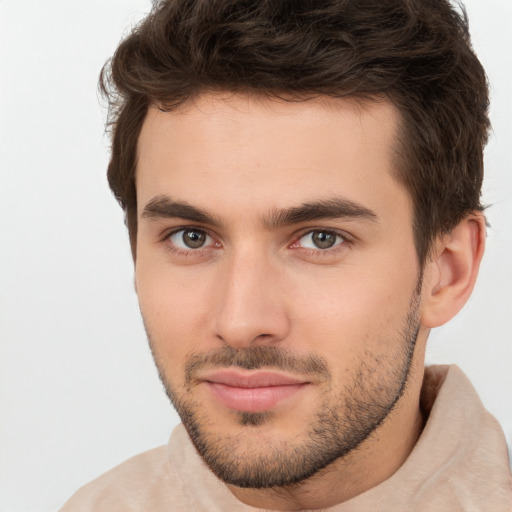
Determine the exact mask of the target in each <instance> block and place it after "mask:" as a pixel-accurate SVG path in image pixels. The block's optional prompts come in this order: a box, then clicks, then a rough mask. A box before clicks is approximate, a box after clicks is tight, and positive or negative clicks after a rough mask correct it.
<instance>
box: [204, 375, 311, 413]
mask: <svg viewBox="0 0 512 512" xmlns="http://www.w3.org/2000/svg"><path fill="white" fill-rule="evenodd" d="M200 381H201V382H202V383H204V384H205V385H206V387H207V389H208V391H209V393H210V395H211V396H212V398H213V399H214V400H215V401H216V402H218V403H220V404H221V405H223V406H224V407H227V408H228V409H231V410H234V411H240V412H254V413H256V412H267V411H270V410H272V409H274V408H275V407H277V406H278V405H280V404H281V403H282V402H285V401H287V400H289V399H290V398H291V397H293V396H295V395H296V394H297V393H300V392H301V391H303V390H304V389H305V388H307V387H308V386H309V385H310V384H311V383H310V382H308V381H305V380H302V379H299V378H297V377H292V376H290V375H285V374H282V373H278V372H272V371H259V370H256V371H255V370H249V371H241V370H238V369H236V370H235V369H225V370H217V371H213V372H210V373H207V374H204V375H202V376H201V378H200Z"/></svg>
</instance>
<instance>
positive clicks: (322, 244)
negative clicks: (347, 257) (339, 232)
mask: <svg viewBox="0 0 512 512" xmlns="http://www.w3.org/2000/svg"><path fill="white" fill-rule="evenodd" d="M335 242H336V235H334V234H333V233H326V232H325V231H317V232H315V233H313V243H314V244H315V245H316V246H317V247H318V248H319V249H329V248H330V247H332V246H333V245H334V244H335Z"/></svg>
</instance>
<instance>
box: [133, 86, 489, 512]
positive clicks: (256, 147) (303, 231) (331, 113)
mask: <svg viewBox="0 0 512 512" xmlns="http://www.w3.org/2000/svg"><path fill="white" fill-rule="evenodd" d="M398 124H399V114H398V113H397V111H396V110H395V108H394V107H393V106H392V105H391V104H390V103H389V102H387V101H379V102H377V101H375V102H366V103H365V104H361V103H359V102H356V101H354V100H350V99H327V98H317V99H311V100H308V101H304V102H299V103H297V102H285V101H283V100H270V99H261V98H254V97H249V96H246V95H234V94H231V95H230V94H221V93H218V94H205V95H202V96H200V97H199V98H197V99H195V100H194V101H193V102H189V103H187V104H186V105H184V106H182V107H180V108H179V109H178V110H176V111H173V112H167V113H164V112H161V111H159V110H158V109H156V108H151V109H150V111H149V113H148V115H147V118H146V120H145V123H144V125H143V129H142V132H141V135H140V139H139V147H138V155H139V159H138V166H137V174H136V187H137V198H138V234H137V246H136V272H135V278H136V287H137V293H138V297H139V303H140V307H141V311H142V314H143V318H144V322H145V325H146V329H147V331H148V336H149V339H150V344H151V348H152V351H153V354H154V357H155V361H156V363H157V366H158V368H159V371H160V374H161V377H162V380H163V381H164V383H165V385H166V388H167V390H168V392H169V394H170V396H171V398H172V399H173V401H174V403H175V404H176V405H177V407H178V412H180V414H182V417H183V416H184V414H185V412H190V411H192V413H193V414H194V421H196V423H198V424H199V426H200V428H201V430H202V435H203V436H204V437H205V439H206V440H207V444H209V445H211V446H213V447H214V449H215V450H216V451H215V450H214V452H213V453H214V454H215V457H217V458H225V457H227V459H226V464H227V465H228V466H229V465H230V464H234V463H235V462H236V463H237V464H239V465H241V466H239V469H240V470H243V469H244V468H243V467H242V466H244V465H246V466H247V465H250V464H252V463H254V461H255V460H256V461H257V460H260V461H261V460H266V461H267V462H268V461H272V456H273V454H275V453H276V452H279V453H281V455H283V454H284V455H285V456H287V455H288V454H289V453H292V452H293V451H294V450H297V449H299V450H300V449H302V448H304V446H305V445H306V443H307V442H308V439H310V434H311V428H312V426H314V425H317V423H318V422H319V415H320V414H321V413H322V410H326V409H332V410H334V411H335V413H336V417H337V419H338V420H339V422H338V423H339V429H337V430H339V432H336V435H338V436H339V438H340V439H342V440H343V439H346V437H347V436H348V435H349V433H350V432H351V430H352V428H353V424H354V418H353V416H351V413H350V411H351V407H350V405H351V403H350V400H355V401H357V403H364V402H367V406H368V410H370V411H371V410H373V411H375V410H376V409H377V408H378V404H374V403H373V401H378V400H380V401H381V402H382V404H384V403H385V404H387V405H389V406H390V409H391V410H390V411H388V412H386V414H385V417H383V418H381V419H382V421H380V422H379V424H378V425H376V426H375V428H374V429H373V431H372V432H371V433H370V434H369V435H367V436H366V437H365V438H364V439H361V440H360V441H359V442H358V443H357V445H356V446H354V447H353V449H351V450H348V452H347V453H345V454H344V455H343V456H341V457H338V458H337V459H336V460H334V461H332V462H330V464H329V465H328V466H327V467H326V468H324V469H321V470H319V471H317V472H316V473H315V474H314V475H311V476H309V477H308V478H306V479H303V480H301V481H300V482H299V483H294V484H293V485H286V486H279V487H275V486H274V487H272V488H259V489H254V488H243V487H241V486H240V485H234V484H233V483H229V482H228V486H229V488H230V489H231V491H232V492H233V494H234V495H235V496H236V497H237V498H238V499H240V500H241V501H243V502H244V503H246V504H249V505H252V506H255V507H260V508H270V509H275V510H302V509H312V508H325V507H328V506H331V505H333V504H335V503H340V502H343V501H346V500H348V499H350V498H351V497H353V496H356V495H357V494H360V493H362V492H364V491H365V490H367V489H370V488H372V487H374V486H375V485H378V484H379V483H380V482H382V481H384V480H385V479H386V478H388V477H389V476H390V475H392V474H393V473H394V472H395V471H396V470H397V469H398V468H399V467H400V466H401V464H402V463H403V462H404V460H405V459H406V458H407V456H408V454H409V453H410V451H411V450H412V448H413V447H414V444H415V442H416V440H417V438H418V436H419V434H420V432H421V428H422V425H423V418H422V415H421V412H420V408H419V394H420V390H421V383H422V379H423V372H424V351H425V344H426V340H427V337H428V332H429V329H430V328H431V327H434V326H436V325H440V324H441V323H444V322H445V321H447V320H448V319H449V318H451V316H453V315H454V314H455V313H456V312H457V311H458V310H459V309H460V307H462V305H463V304H464V302H465V301H466V300H467V297H468V296H469V294H470V293H471V289H472V287H473V284H474V280H475V278H476V273H477V269H478V264H479V261H480V259H481V255H482V252H483V240H484V227H483V226H484V224H483V217H482V216H479V215H473V216H471V217H468V219H465V220H464V221H463V222H462V223H461V224H460V226H458V227H457V228H456V229H455V230H454V231H453V232H452V233H451V234H450V235H445V236H444V237H440V238H439V240H438V241H437V242H436V245H435V250H434V251H433V257H432V259H431V260H429V262H428V264H427V265H426V266H425V268H424V269H420V267H419V264H418V260H417V254H416V251H415V247H414V240H413V232H412V205H411V201H410V198H409V195H408V193H407V191H406V190H405V189H404V188H403V187H402V186H401V185H400V183H398V181H397V180H396V179H395V178H394V172H393V170H394V167H395V166H396V162H395V160H396V158H395V153H394V147H395V141H396V137H397V126H398ZM333 199H335V200H339V199H341V200H343V201H350V204H351V205H353V204H357V205H358V207H361V208H362V209H364V211H365V212H366V213H365V214H364V215H361V214H360V213H359V214H357V215H354V212H353V211H351V212H348V213H347V212H345V213H344V214H343V215H342V214H339V215H337V216H334V217H331V216H327V217H322V216H321V215H317V217H318V218H315V219H314V220H301V219H300V218H290V216H288V217H289V218H288V219H287V222H284V223H283V222H280V220H281V221H282V220H283V219H282V217H283V214H282V213H281V215H279V214H278V213H277V212H283V211H289V210H290V208H296V207H300V206H301V205H304V204H312V203H315V204H316V203H318V202H322V201H324V202H325V201H331V202H332V200H333ZM171 202H173V204H174V205H175V203H179V204H180V205H183V204H186V205H189V206H192V207H194V208H195V209H198V210H200V211H201V212H203V213H205V214H207V216H206V217H201V218H196V219H194V220H191V219H190V218H189V217H190V212H188V211H185V210H183V208H181V210H180V209H179V208H178V209H177V208H176V207H175V206H172V205H171V206H172V207H169V204H170V203H171ZM155 205H157V206H158V205H159V207H155ZM162 205H164V206H163V207H162ZM368 212H370V215H368ZM183 217H188V218H187V219H184V218H183ZM180 229H181V230H183V229H189V230H190V229H195V230H196V234H197V233H198V232H199V233H202V234H204V235H205V236H206V238H205V239H204V244H203V245H202V246H200V247H198V248H190V247H187V246H186V245H184V244H183V237H182V235H183V231H179V230H180ZM312 231H314V232H315V233H316V234H318V233H322V232H323V233H325V232H328V233H331V236H334V237H335V244H334V246H333V247H330V248H327V249H323V248H318V247H317V246H315V244H314V240H313V239H312V238H311V232H312ZM420 283H422V287H421V291H420V293H419V294H418V288H419V284H420ZM407 324H408V325H409V327H410V329H409V330H410V331H411V332H409V333H408V335H407V336H404V335H403V331H404V329H405V327H404V326H405V325H407ZM416 334H417V337H416ZM411 338H412V339H411ZM414 338H416V340H415V348H414V353H413V354H412V359H411V361H408V360H407V355H406V354H407V351H408V350H409V349H410V347H411V343H414ZM255 347H256V348H255ZM257 347H263V349H262V350H266V349H267V347H274V348H273V349H271V350H276V351H278V352H279V353H286V354H289V355H290V357H292V358H295V359H296V360H298V361H302V360H305V359H307V358H316V359H317V360H319V361H322V362H324V363H325V364H326V373H315V372H312V373H308V372H307V371H305V370H303V369H300V368H293V369H291V370H290V369H286V370H283V369H278V371H279V372H281V373H285V374H286V375H287V376H292V377H294V378H297V379H300V380H301V381H304V382H307V384H306V385H304V386H302V388H301V389H300V391H298V392H296V393H294V394H292V395H291V396H290V397H288V398H285V399H283V400H281V401H279V402H278V403H277V405H275V406H273V407H271V408H270V410H268V411H267V413H266V414H265V416H264V417H263V418H262V417H259V420H258V421H256V420H254V418H255V416H254V415H253V420H254V421H252V422H251V421H249V422H248V421H247V417H248V416H247V415H246V416H245V420H244V417H243V414H242V413H241V412H240V411H234V410H232V409H230V408H229V407H226V406H225V405H223V404H222V403H219V401H218V400H217V399H216V398H215V397H214V396H212V392H211V388H209V386H208V385H207V384H206V383H205V382H204V381H203V380H201V376H202V375H204V372H207V371H210V370H212V369H216V365H215V364H214V363H212V362H211V360H208V359H206V361H207V362H206V363H205V364H204V365H203V366H202V367H200V369H199V370H198V372H197V373H196V374H195V376H194V378H192V379H189V380H188V381H187V379H186V371H185V368H186V366H187V363H189V362H190V361H191V359H192V358H194V357H196V358H201V357H203V358H204V357H206V358H208V355H209V354H215V353H219V350H222V349H225V348H228V349H230V348H231V349H235V351H236V352H237V353H251V351H254V350H258V348H257ZM411 353H412V352H411ZM208 361H209V362H208ZM409 363H410V364H409ZM244 371H245V372H247V373H250V371H249V370H244ZM201 372H203V373H201ZM404 372H405V373H404ZM404 378H406V385H405V389H404V390H402V389H400V380H401V379H402V380H403V379H404ZM395 402H396V403H395ZM372 404H373V405H372ZM372 407H373V409H372ZM180 409H181V410H180ZM184 423H186V421H185V419H184ZM319 424H322V422H321V421H320V423H319ZM317 426H318V425H317ZM224 445H228V446H229V447H230V449H229V450H228V453H226V450H224V451H222V450H221V448H220V447H221V446H224ZM217 448H218V449H217ZM230 457H231V458H230ZM285 460H286V459H285ZM281 462H282V461H281Z"/></svg>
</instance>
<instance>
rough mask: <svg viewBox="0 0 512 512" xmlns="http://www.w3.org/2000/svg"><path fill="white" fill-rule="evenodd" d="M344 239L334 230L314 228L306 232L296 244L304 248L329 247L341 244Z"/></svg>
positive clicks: (323, 248)
mask: <svg viewBox="0 0 512 512" xmlns="http://www.w3.org/2000/svg"><path fill="white" fill-rule="evenodd" d="M344 241H345V240H344V239H343V237H342V236H341V235H339V234H338V233H335V232H334V231H326V230H315V231H310V232H309V233H306V234H305V235H303V236H301V237H300V238H299V240H298V245H300V247H302V248H304V249H322V250H325V249H331V248H333V247H336V246H338V245H341V244H342V243H343V242H344Z"/></svg>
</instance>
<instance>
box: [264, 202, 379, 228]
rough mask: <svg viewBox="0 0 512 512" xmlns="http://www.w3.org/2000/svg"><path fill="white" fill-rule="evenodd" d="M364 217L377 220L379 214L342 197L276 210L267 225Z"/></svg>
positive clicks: (271, 226)
mask: <svg viewBox="0 0 512 512" xmlns="http://www.w3.org/2000/svg"><path fill="white" fill-rule="evenodd" d="M341 218H345V219H347V218H348V219H363V220H369V221H372V222H376V221H377V220H378V217H377V214H376V213H375V212H374V211H372V210H370V209H369V208H366V207H365V206H363V205H362V204H359V203H356V202H354V201H350V200H349V199H345V198H342V197H333V198H330V199H323V200H320V201H315V202H312V203H304V204H302V205H300V206H292V207H291V208H286V209H284V210H276V211H275V212H273V213H271V215H270V216H269V217H268V219H266V220H265V225H266V226H267V227H268V228H270V229H274V228H277V227H279V226H285V225H289V224H298V223H300V222H309V221H313V220H321V219H341Z"/></svg>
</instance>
